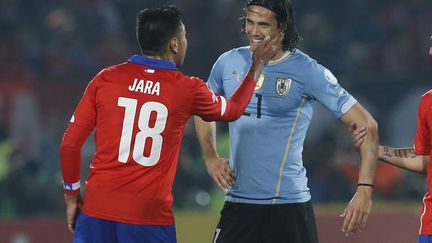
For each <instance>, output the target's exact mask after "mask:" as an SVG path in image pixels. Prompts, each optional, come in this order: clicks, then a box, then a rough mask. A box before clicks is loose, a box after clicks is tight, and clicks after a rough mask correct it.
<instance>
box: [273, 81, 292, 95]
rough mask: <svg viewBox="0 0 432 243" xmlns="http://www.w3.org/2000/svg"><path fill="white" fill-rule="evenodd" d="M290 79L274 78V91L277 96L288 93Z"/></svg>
mask: <svg viewBox="0 0 432 243" xmlns="http://www.w3.org/2000/svg"><path fill="white" fill-rule="evenodd" d="M291 81H292V80H291V79H289V78H276V93H277V94H278V95H279V96H284V95H286V94H288V92H289V90H290V88H291Z"/></svg>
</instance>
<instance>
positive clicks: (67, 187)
mask: <svg viewBox="0 0 432 243" xmlns="http://www.w3.org/2000/svg"><path fill="white" fill-rule="evenodd" d="M80 187H81V182H80V181H77V182H75V183H65V182H63V188H64V189H65V190H68V191H75V190H77V189H79V188H80Z"/></svg>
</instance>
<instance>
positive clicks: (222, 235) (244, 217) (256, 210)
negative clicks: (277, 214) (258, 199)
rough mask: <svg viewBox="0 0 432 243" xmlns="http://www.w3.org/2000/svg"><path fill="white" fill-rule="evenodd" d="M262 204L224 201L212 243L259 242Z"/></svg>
mask: <svg viewBox="0 0 432 243" xmlns="http://www.w3.org/2000/svg"><path fill="white" fill-rule="evenodd" d="M263 209H264V208H263V205H256V204H244V203H231V202H226V203H225V205H224V207H223V209H222V211H221V218H220V220H219V223H218V225H217V227H216V231H215V235H214V237H213V241H212V242H213V243H260V242H261V241H260V239H261V235H262V234H261V228H262V227H261V224H262V217H263Z"/></svg>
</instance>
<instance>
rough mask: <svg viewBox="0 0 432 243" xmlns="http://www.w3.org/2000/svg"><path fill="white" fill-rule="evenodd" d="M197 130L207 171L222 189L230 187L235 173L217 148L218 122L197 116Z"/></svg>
mask: <svg viewBox="0 0 432 243" xmlns="http://www.w3.org/2000/svg"><path fill="white" fill-rule="evenodd" d="M195 130H196V133H197V137H198V140H199V143H200V145H201V149H202V151H203V158H204V162H205V164H206V167H207V172H208V173H209V175H210V176H211V177H212V179H213V180H214V182H215V183H216V184H217V185H218V187H219V188H220V189H222V190H225V189H230V188H231V186H232V184H233V183H234V180H235V179H234V173H233V171H232V169H231V168H230V167H229V164H228V162H227V160H226V159H223V158H220V157H219V154H218V153H217V150H216V123H215V122H206V121H204V120H203V119H201V118H200V117H198V116H195Z"/></svg>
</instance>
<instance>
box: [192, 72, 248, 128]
mask: <svg viewBox="0 0 432 243" xmlns="http://www.w3.org/2000/svg"><path fill="white" fill-rule="evenodd" d="M255 85H256V82H255V80H254V79H253V78H251V77H250V76H246V77H245V79H244V80H243V81H242V82H241V84H240V85H239V86H238V87H237V89H236V91H234V93H233V95H232V96H231V98H230V99H228V100H226V99H225V98H224V97H223V96H220V95H218V94H214V93H213V92H212V91H211V90H210V89H209V88H208V87H207V85H206V84H205V83H204V82H203V81H202V80H201V79H197V88H196V93H195V102H194V104H193V114H194V115H198V116H200V117H202V118H203V119H204V120H206V121H215V120H217V121H235V120H237V119H238V118H239V117H240V116H241V115H242V114H243V112H244V110H245V109H246V106H247V105H248V104H249V101H250V99H251V97H252V95H253V92H254V89H255Z"/></svg>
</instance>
